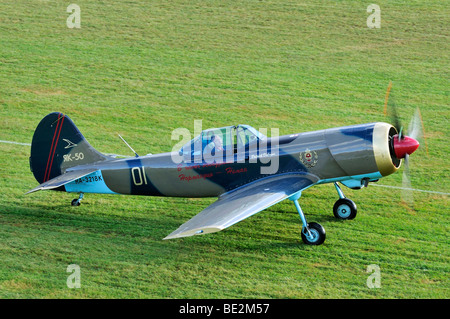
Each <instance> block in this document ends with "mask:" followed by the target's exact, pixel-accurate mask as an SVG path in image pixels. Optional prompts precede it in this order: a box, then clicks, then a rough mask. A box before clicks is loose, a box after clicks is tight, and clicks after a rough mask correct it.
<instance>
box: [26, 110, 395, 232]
mask: <svg viewBox="0 0 450 319" xmlns="http://www.w3.org/2000/svg"><path fill="white" fill-rule="evenodd" d="M231 128H233V129H234V131H232V132H234V133H233V134H236V132H238V131H239V130H243V129H245V128H248V126H237V127H231ZM395 134H397V132H396V130H395V128H394V127H393V126H392V125H390V124H387V123H369V124H362V125H354V126H346V127H340V128H332V129H326V130H320V131H315V132H307V133H298V134H293V135H285V136H280V137H276V138H265V137H264V136H263V135H258V137H257V138H255V139H254V141H253V143H255V145H254V147H249V145H247V146H246V147H245V146H243V145H236V144H235V145H234V146H235V150H234V152H233V154H232V155H231V156H228V158H225V156H223V157H221V156H220V153H219V156H217V157H215V158H211V157H210V158H207V157H208V156H207V155H205V156H204V158H202V159H201V162H200V163H199V162H198V161H197V163H195V162H193V161H192V160H193V155H192V154H189V152H184V153H183V152H181V151H180V153H177V154H174V153H162V154H155V155H147V156H139V157H130V158H115V157H113V156H107V155H104V154H101V153H99V152H98V151H96V150H95V149H94V148H93V147H92V146H91V145H90V144H89V143H88V142H87V140H86V139H85V138H84V137H83V135H82V134H81V133H80V131H79V130H78V129H77V127H76V126H75V124H74V123H73V122H72V121H71V120H70V118H69V117H68V116H66V115H63V114H62V113H58V112H55V113H51V114H49V115H47V116H46V117H45V118H44V119H42V121H41V122H40V123H39V125H38V127H37V128H36V131H35V133H34V136H33V141H32V146H31V156H30V167H31V170H32V172H33V174H34V176H35V178H36V180H37V181H38V182H39V183H40V184H41V185H39V186H38V187H36V188H35V189H33V190H31V191H30V192H29V193H31V192H34V191H38V190H45V189H53V190H59V191H66V192H73V193H109V194H126V195H146V196H172V197H174V196H177V197H219V201H218V202H216V203H219V204H217V205H216V206H220V204H221V203H222V202H223V203H227V204H228V205H231V206H230V207H231V208H230V209H232V210H233V216H230V220H234V219H235V218H236V216H237V215H239V214H240V213H239V212H238V211H239V210H241V211H242V210H245V209H246V207H247V206H249V204H248V199H250V198H252V200H255V201H265V200H267V203H264V204H261V205H259V204H255V205H253V206H254V207H252V208H251V209H250V211H249V212H248V213H247V214H246V215H245V216H243V218H247V217H248V216H250V215H252V214H254V213H257V212H259V211H261V210H262V209H265V208H267V207H269V206H271V205H273V204H274V203H276V202H279V201H280V200H283V199H285V198H290V199H292V198H293V196H294V195H295V194H297V193H298V197H299V196H300V193H301V191H302V190H304V189H306V188H308V187H310V186H313V185H315V184H322V183H330V182H338V181H339V182H341V183H343V184H344V185H346V186H348V187H350V188H361V187H364V186H367V184H368V182H373V181H377V180H378V179H379V178H381V177H384V176H387V175H389V174H391V173H393V172H395V171H397V169H398V168H399V166H400V164H401V160H400V159H397V158H396V157H395V154H394V153H393V149H392V143H391V139H392V137H393V136H394V135H395ZM231 138H233V137H231ZM238 141H239V140H238ZM262 142H264V143H265V144H264V145H266V146H267V147H265V148H262V147H261V148H260V147H259V146H260V145H262V144H263V143H262ZM238 143H239V142H238ZM239 147H240V148H239ZM237 148H239V152H237ZM228 155H230V154H228ZM176 156H178V157H179V158H180V156H181V159H182V161H181V162H180V163H176V162H174V160H173V158H174V157H176ZM275 156H277V157H276V160H277V164H278V167H277V169H276V170H275V171H274V172H273V173H271V174H263V173H261V172H262V171H261V169H262V168H263V167H266V168H267V167H269V166H270V165H271V164H274V163H275ZM263 161H264V163H263ZM275 168H276V167H275ZM286 181H289V182H286ZM267 185H270V189H272V190H273V193H271V194H272V195H269V194H267V196H266V195H264V194H263V193H264V191H267V190H268V189H269V187H268V186H267ZM250 189H253V190H252V191H250ZM241 193H242V195H240V197H236V195H229V194H241ZM258 194H260V195H258ZM261 194H263V195H261ZM261 196H262V197H261ZM270 196H272V197H270ZM243 197H247V198H246V199H245V200H246V201H247V204H245V205H244V204H243V203H241V202H242V201H243V199H242V198H243ZM291 197H292V198H291ZM294 197H295V196H294ZM224 198H225V200H224ZM228 198H230V199H228ZM269 198H270V200H269ZM295 199H296V198H295ZM221 200H222V202H221ZM293 200H294V199H293ZM216 203H214V204H216ZM230 203H234V204H235V207H234V206H233V204H230ZM214 204H213V205H214ZM213 205H211V206H213ZM224 207H225V206H222V207H220V208H219V207H217V208H216V209H215V211H214V213H211V212H210V215H211V214H214V218H213V219H214V222H212V224H214V225H215V224H216V221H217V219H220V218H221V217H219V215H221V214H222V215H221V216H225V215H226V212H225V211H226V209H225V211H224ZM213 208H214V207H213ZM244 208H245V209H244ZM206 210H208V209H206ZM210 210H212V208H211V209H210ZM220 210H222V211H223V213H220ZM202 213H203V212H202ZM204 215H208V212H205V214H204ZM208 216H209V215H208ZM211 216H212V215H211ZM203 218H204V217H203ZM211 218H212V217H211ZM243 218H241V219H239V218H237V219H238V220H237V221H239V220H242V219H243ZM228 223H229V220H227V221H223V225H222V224H221V225H220V226H217V227H216V226H214V225H213V226H211V227H212V228H211V229H210V231H208V230H207V228H208V227H209V226H208V225H203V226H204V227H203V228H202V227H201V225H200V226H199V227H197V228H195V227H194V228H195V229H194V228H189V229H186V231H185V232H184V233H179V234H178V235H177V236H173V237H174V238H175V237H184V236H190V235H193V234H200V233H207V232H213V231H218V230H221V229H223V228H226V227H228V226H229V225H228ZM200 224H201V223H200ZM231 224H233V223H231ZM231 224H230V225H231ZM226 225H228V226H226ZM207 226H208V227H207ZM225 226H226V227H225ZM214 227H216V228H214ZM205 229H206V230H205Z"/></svg>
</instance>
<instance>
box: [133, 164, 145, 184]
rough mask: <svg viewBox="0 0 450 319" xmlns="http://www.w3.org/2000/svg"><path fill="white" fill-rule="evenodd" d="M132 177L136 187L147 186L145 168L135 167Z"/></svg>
mask: <svg viewBox="0 0 450 319" xmlns="http://www.w3.org/2000/svg"><path fill="white" fill-rule="evenodd" d="M131 176H133V183H134V185H136V186H140V185H142V184H145V185H147V176H145V169H144V166H142V167H133V168H132V169H131Z"/></svg>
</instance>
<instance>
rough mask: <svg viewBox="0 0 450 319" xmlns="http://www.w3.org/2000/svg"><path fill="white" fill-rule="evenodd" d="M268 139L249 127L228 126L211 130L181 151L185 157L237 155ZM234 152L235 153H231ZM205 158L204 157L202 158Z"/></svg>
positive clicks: (241, 125) (187, 144) (203, 132)
mask: <svg viewBox="0 0 450 319" xmlns="http://www.w3.org/2000/svg"><path fill="white" fill-rule="evenodd" d="M266 139H267V137H266V136H265V135H264V134H262V133H260V132H259V131H257V130H256V129H254V128H253V127H251V126H249V125H243V124H240V125H238V126H226V127H221V128H211V129H207V130H204V131H202V133H201V134H200V135H199V136H197V137H195V138H194V139H192V140H191V141H190V142H189V143H186V144H185V145H184V146H183V147H182V148H181V150H180V154H183V156H189V155H194V156H202V155H213V156H214V154H215V153H216V152H217V151H219V152H223V153H231V154H233V153H236V152H237V150H238V149H239V150H244V151H245V150H248V149H249V148H252V146H254V147H255V149H256V147H257V145H258V143H259V141H264V140H266ZM231 150H233V151H231ZM202 157H203V156H202Z"/></svg>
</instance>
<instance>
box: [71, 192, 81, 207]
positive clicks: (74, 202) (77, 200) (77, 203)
mask: <svg viewBox="0 0 450 319" xmlns="http://www.w3.org/2000/svg"><path fill="white" fill-rule="evenodd" d="M83 197H84V194H83V193H80V197H78V198H74V199H73V200H72V202H71V203H70V204H71V205H72V206H80V205H81V200H82V199H83Z"/></svg>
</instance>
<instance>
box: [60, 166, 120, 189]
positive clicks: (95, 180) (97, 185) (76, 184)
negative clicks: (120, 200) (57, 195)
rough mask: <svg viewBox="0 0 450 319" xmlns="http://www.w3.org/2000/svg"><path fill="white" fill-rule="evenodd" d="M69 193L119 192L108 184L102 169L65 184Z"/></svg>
mask: <svg viewBox="0 0 450 319" xmlns="http://www.w3.org/2000/svg"><path fill="white" fill-rule="evenodd" d="M65 188H66V192H68V193H97V194H117V193H116V192H113V191H112V190H110V189H109V187H108V186H106V184H105V181H104V179H103V175H102V172H101V170H98V171H95V172H93V173H92V174H89V175H86V176H84V177H82V178H80V179H78V180H75V181H73V182H70V183H68V184H66V185H65Z"/></svg>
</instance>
